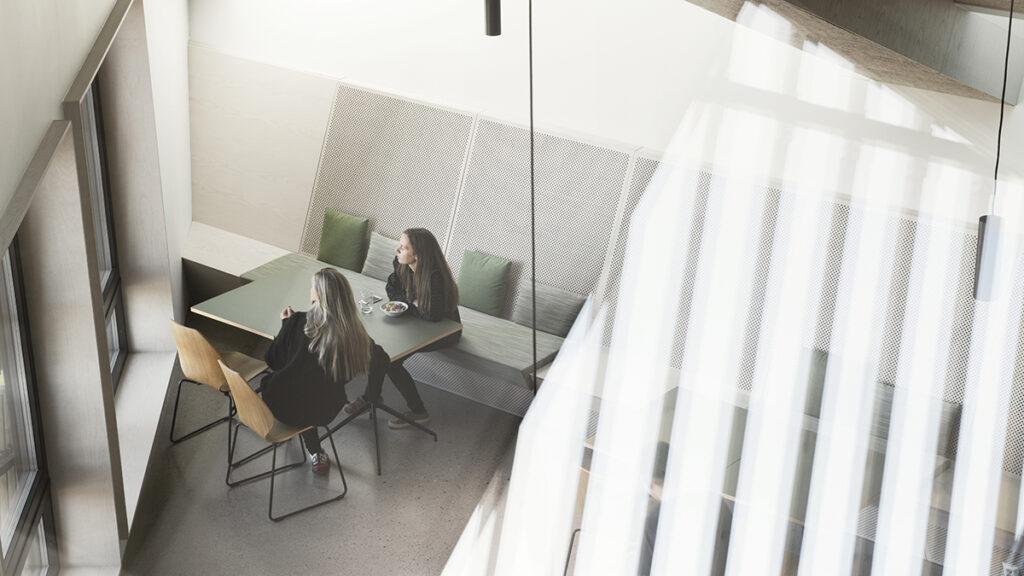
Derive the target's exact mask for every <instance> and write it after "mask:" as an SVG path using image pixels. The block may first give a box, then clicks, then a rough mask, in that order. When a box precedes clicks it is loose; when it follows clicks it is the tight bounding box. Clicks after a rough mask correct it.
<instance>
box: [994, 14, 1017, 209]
mask: <svg viewBox="0 0 1024 576" xmlns="http://www.w3.org/2000/svg"><path fill="white" fill-rule="evenodd" d="M1013 5H1014V0H1010V22H1009V23H1008V24H1007V26H1006V59H1005V60H1004V61H1003V92H1002V94H1001V95H1000V97H999V132H998V133H997V134H996V169H995V174H993V177H992V200H991V205H990V206H989V212H990V213H992V214H995V212H996V194H998V192H999V155H1000V153H1001V152H1002V145H1003V116H1004V115H1005V113H1006V78H1007V74H1008V73H1009V70H1010V41H1011V40H1012V38H1013Z"/></svg>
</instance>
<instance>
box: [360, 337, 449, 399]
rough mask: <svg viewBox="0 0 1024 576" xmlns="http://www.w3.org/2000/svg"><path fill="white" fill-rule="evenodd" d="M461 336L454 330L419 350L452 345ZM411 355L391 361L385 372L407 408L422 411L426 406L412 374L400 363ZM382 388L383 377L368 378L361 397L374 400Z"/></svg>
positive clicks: (436, 348) (432, 349) (430, 350)
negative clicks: (453, 332) (449, 334)
mask: <svg viewBox="0 0 1024 576" xmlns="http://www.w3.org/2000/svg"><path fill="white" fill-rule="evenodd" d="M461 337H462V333H461V332H456V333H455V334H452V335H451V336H448V337H446V338H442V339H441V340H438V341H437V342H435V343H433V344H431V345H430V346H427V347H425V348H423V349H422V350H420V352H432V351H434V350H440V349H442V348H447V347H449V346H452V345H454V344H455V343H456V342H458V341H459V338H461ZM411 357H412V355H411V354H410V355H409V356H406V357H405V358H403V359H401V360H399V361H397V362H392V363H391V366H389V367H388V370H387V374H388V376H389V377H390V378H391V382H393V383H394V384H395V388H397V389H398V393H399V394H401V395H402V398H404V399H405V403H406V404H408V405H409V410H411V411H413V412H423V411H425V410H426V408H425V407H424V406H423V398H420V393H419V391H418V390H416V381H415V380H413V379H412V374H409V371H408V370H406V369H405V366H403V365H402V363H403V362H405V361H406V360H407V359H408V358H411ZM383 388H384V378H372V377H371V378H370V379H369V380H368V381H367V383H366V391H365V392H363V399H364V400H366V401H370V400H376V399H377V398H380V392H381V390H382V389H383Z"/></svg>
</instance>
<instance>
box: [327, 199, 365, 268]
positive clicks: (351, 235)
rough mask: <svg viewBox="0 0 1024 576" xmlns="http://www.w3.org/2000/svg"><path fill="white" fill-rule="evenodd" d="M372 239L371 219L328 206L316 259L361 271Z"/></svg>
mask: <svg viewBox="0 0 1024 576" xmlns="http://www.w3.org/2000/svg"><path fill="white" fill-rule="evenodd" d="M369 241H370V221H369V220H367V219H366V218H358V217H356V216H352V215H350V214H345V213H344V212H338V211H336V210H331V209H330V208H328V209H327V210H326V211H324V231H323V234H322V235H321V236H320V252H318V253H317V256H316V259H317V260H320V261H321V262H327V263H328V264H334V265H335V266H340V267H341V268H347V269H349V270H354V271H356V272H359V271H360V270H362V269H363V260H365V259H366V247H367V245H368V244H369Z"/></svg>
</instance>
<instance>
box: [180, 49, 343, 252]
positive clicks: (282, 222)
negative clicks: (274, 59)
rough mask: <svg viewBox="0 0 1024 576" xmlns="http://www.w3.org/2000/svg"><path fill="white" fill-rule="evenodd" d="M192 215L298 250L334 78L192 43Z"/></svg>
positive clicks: (285, 247)
mask: <svg viewBox="0 0 1024 576" xmlns="http://www.w3.org/2000/svg"><path fill="white" fill-rule="evenodd" d="M189 71H190V74H191V78H190V84H189V87H190V88H189V89H190V92H191V102H190V111H191V115H192V122H191V129H192V155H193V158H192V179H193V182H194V190H193V192H194V199H193V208H194V210H193V218H194V219H195V221H196V222H202V223H204V224H209V225H211V226H214V227H217V228H221V229H223V230H228V231H229V232H234V233H236V234H241V235H243V236H248V237H249V238H257V239H259V240H262V241H263V242H267V243H269V244H272V245H274V246H278V247H281V248H284V249H286V250H291V251H298V250H299V241H300V239H301V237H302V227H303V225H304V224H305V222H306V209H307V208H308V206H309V197H310V194H311V193H312V190H313V181H314V177H315V176H316V168H317V162H318V161H319V160H320V147H321V146H322V145H323V141H324V133H325V132H326V131H327V121H328V118H329V116H330V113H331V104H332V103H333V101H334V96H335V93H336V92H337V90H338V83H337V82H335V81H333V80H331V79H329V78H323V77H320V76H316V75H312V74H302V73H299V72H294V71H291V70H286V69H283V68H277V67H273V66H267V65H263V64H257V63H254V62H251V61H247V60H240V59H238V58H232V57H230V56H225V55H223V54H221V53H219V52H216V51H213V50H208V49H205V48H203V47H201V46H193V48H192V50H191V52H190V60H189Z"/></svg>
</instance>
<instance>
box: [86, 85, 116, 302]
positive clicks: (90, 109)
mask: <svg viewBox="0 0 1024 576" xmlns="http://www.w3.org/2000/svg"><path fill="white" fill-rule="evenodd" d="M94 90H95V86H94V87H93V88H92V89H90V90H89V92H87V93H86V95H85V112H86V113H85V117H84V118H83V119H82V121H83V123H84V131H85V146H86V148H87V149H88V156H87V158H86V166H87V168H88V171H89V180H90V183H91V189H92V192H93V194H92V198H91V201H92V215H93V229H94V231H95V238H96V258H97V265H98V266H99V272H100V289H101V290H106V287H107V283H108V282H109V281H110V279H111V273H112V268H113V257H112V256H111V253H110V234H109V225H108V223H107V211H106V202H105V195H106V193H107V191H106V188H105V178H104V171H105V170H106V166H105V165H104V164H103V153H102V150H101V145H100V138H101V134H100V131H101V130H102V129H103V128H102V126H100V125H99V119H98V118H97V115H96V98H95V96H94V94H93V91H94Z"/></svg>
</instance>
